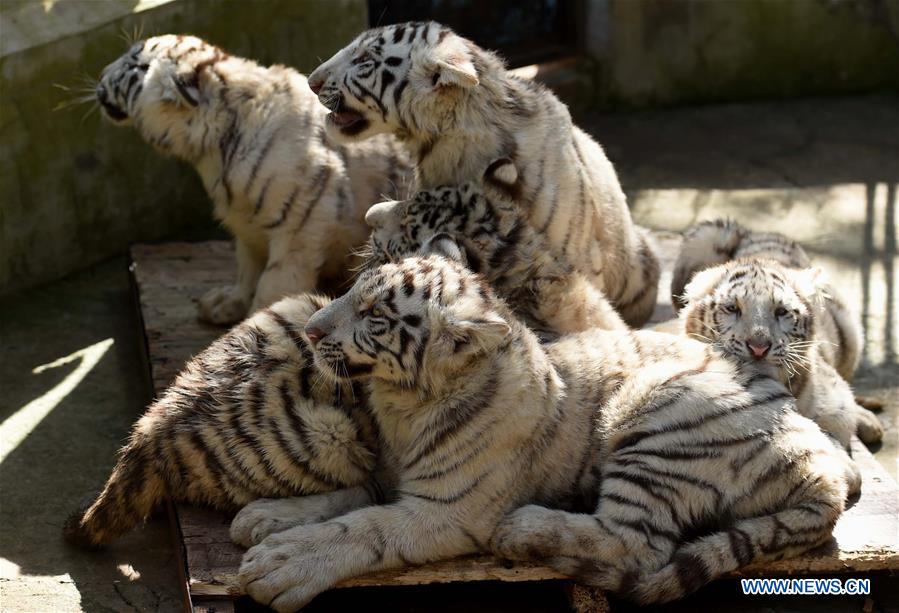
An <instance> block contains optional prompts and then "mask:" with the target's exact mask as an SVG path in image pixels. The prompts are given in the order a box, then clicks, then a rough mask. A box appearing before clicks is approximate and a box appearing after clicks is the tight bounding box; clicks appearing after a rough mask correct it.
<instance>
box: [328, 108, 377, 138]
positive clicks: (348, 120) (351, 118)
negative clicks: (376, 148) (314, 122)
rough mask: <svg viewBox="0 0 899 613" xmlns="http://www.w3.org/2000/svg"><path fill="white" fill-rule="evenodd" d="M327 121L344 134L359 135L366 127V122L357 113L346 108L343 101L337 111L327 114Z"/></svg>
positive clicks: (360, 114)
mask: <svg viewBox="0 0 899 613" xmlns="http://www.w3.org/2000/svg"><path fill="white" fill-rule="evenodd" d="M328 121H330V122H331V123H333V124H334V125H335V126H337V127H338V128H340V131H341V132H343V133H344V134H350V135H352V134H359V133H360V132H362V131H363V130H364V129H365V128H367V127H368V120H367V119H366V118H365V116H364V115H363V114H362V113H360V112H359V111H355V110H353V109H351V108H350V107H348V106H347V105H346V104H345V103H344V102H343V100H341V101H340V104H339V105H338V107H337V109H336V110H334V111H331V112H330V113H328Z"/></svg>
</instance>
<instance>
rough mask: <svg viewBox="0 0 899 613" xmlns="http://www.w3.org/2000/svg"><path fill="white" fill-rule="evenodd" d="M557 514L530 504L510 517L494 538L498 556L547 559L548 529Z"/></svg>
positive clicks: (492, 549) (505, 519) (502, 523)
mask: <svg viewBox="0 0 899 613" xmlns="http://www.w3.org/2000/svg"><path fill="white" fill-rule="evenodd" d="M555 515H556V513H555V512H554V511H552V510H550V509H547V508H545V507H541V506H538V505H527V506H524V507H521V508H520V509H517V510H515V511H513V512H512V513H509V514H508V515H506V516H505V517H504V518H503V519H502V520H501V521H500V523H499V524H498V525H497V527H496V529H495V530H494V531H493V535H492V536H491V537H490V543H489V547H490V550H491V551H492V552H493V554H494V555H497V556H499V557H501V558H505V559H507V560H537V559H541V558H543V557H546V555H547V553H548V552H544V551H543V548H542V547H541V545H542V544H543V542H544V540H545V537H546V527H548V526H550V525H552V524H553V522H554V520H555Z"/></svg>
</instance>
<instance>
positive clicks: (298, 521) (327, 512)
mask: <svg viewBox="0 0 899 613" xmlns="http://www.w3.org/2000/svg"><path fill="white" fill-rule="evenodd" d="M334 515H335V513H334V512H332V505H331V504H330V502H329V497H328V496H327V495H318V496H302V497H297V498H260V499H259V500H255V501H253V502H251V503H250V504H248V505H247V506H245V507H244V508H242V509H241V510H240V511H239V512H238V513H237V515H236V516H235V517H234V520H233V521H232V522H231V531H230V533H231V540H232V541H234V542H235V543H237V544H238V545H243V546H244V547H252V546H253V545H258V544H259V543H261V542H262V541H263V540H265V538H266V537H268V536H269V535H270V534H275V533H278V532H283V531H284V530H289V529H290V528H294V527H296V526H304V525H308V524H315V523H319V522H322V521H325V520H327V519H330V518H331V517H333V516H334Z"/></svg>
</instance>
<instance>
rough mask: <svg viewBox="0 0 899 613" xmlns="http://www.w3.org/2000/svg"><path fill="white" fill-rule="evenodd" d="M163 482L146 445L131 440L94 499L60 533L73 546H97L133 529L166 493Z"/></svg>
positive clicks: (75, 514)
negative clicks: (147, 451) (147, 452)
mask: <svg viewBox="0 0 899 613" xmlns="http://www.w3.org/2000/svg"><path fill="white" fill-rule="evenodd" d="M165 491H166V490H165V483H164V480H163V479H162V477H161V476H160V475H159V473H158V472H157V470H156V468H155V466H154V463H153V460H152V458H149V457H147V454H146V453H145V448H144V447H143V446H142V445H141V444H140V443H137V442H134V441H132V442H131V443H130V444H129V445H128V446H127V447H126V448H125V449H124V450H123V451H122V454H121V456H120V458H119V461H118V462H117V463H116V466H115V468H114V469H113V471H112V474H111V475H110V476H109V479H108V480H107V481H106V485H105V487H104V488H103V491H102V492H101V493H100V495H99V496H98V497H97V499H96V500H95V501H94V502H93V503H92V504H90V505H89V506H88V507H87V508H85V509H80V510H78V511H76V512H75V513H74V514H72V515H71V516H70V517H69V519H68V520H67V521H66V524H65V527H64V528H63V535H64V536H65V538H66V540H67V541H68V542H70V543H72V544H73V545H78V546H79V547H84V548H90V549H93V548H98V547H102V546H104V545H107V544H109V543H111V542H112V541H113V540H115V539H116V538H117V537H119V536H121V535H122V534H124V533H125V532H128V531H129V530H131V529H132V528H134V527H135V526H136V525H137V524H139V523H141V522H142V521H144V520H145V519H147V517H149V515H150V514H151V513H152V512H153V510H154V509H155V508H156V507H157V506H158V505H159V503H160V502H162V500H163V498H164V496H165Z"/></svg>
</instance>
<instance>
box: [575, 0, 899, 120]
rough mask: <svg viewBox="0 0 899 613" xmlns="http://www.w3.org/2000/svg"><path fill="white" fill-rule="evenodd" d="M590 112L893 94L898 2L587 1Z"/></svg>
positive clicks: (897, 85)
mask: <svg viewBox="0 0 899 613" xmlns="http://www.w3.org/2000/svg"><path fill="white" fill-rule="evenodd" d="M586 11H587V15H586V19H585V20H584V23H585V27H584V33H583V36H584V41H585V47H586V49H587V51H588V53H589V55H591V56H592V57H593V58H594V59H595V60H596V61H597V63H598V68H597V69H595V70H594V76H595V77H596V78H595V80H594V98H593V100H592V103H593V104H594V105H596V104H602V105H605V106H631V107H632V106H653V105H667V104H682V103H690V102H703V103H705V102H716V101H731V100H745V99H752V98H777V97H790V96H800V95H814V94H831V93H842V92H860V91H872V90H881V89H891V90H897V89H899V0H587V2H586Z"/></svg>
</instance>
